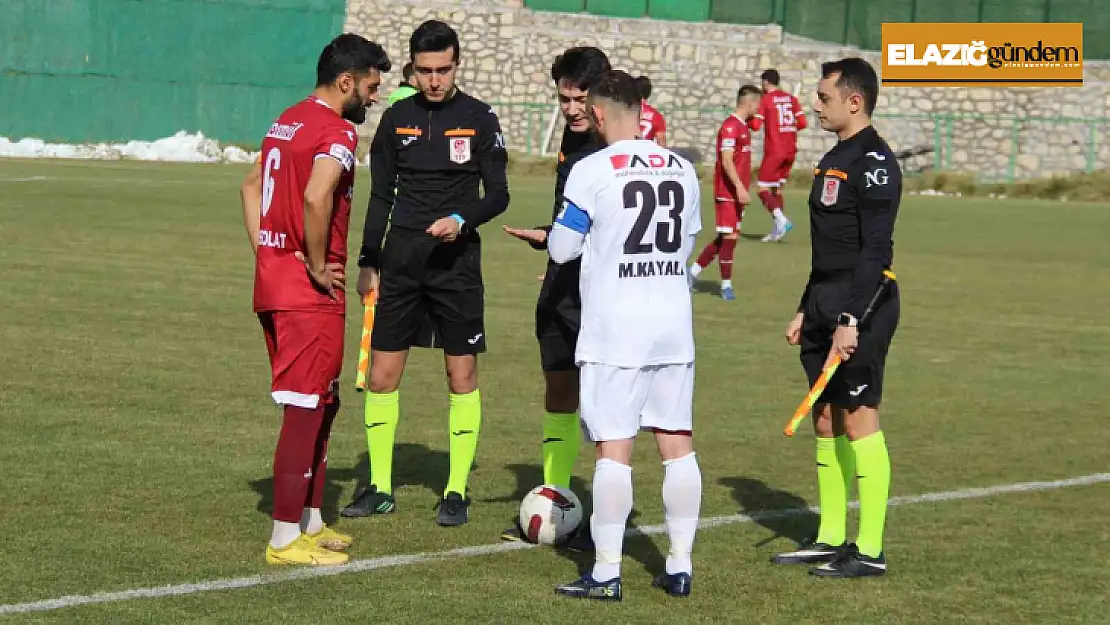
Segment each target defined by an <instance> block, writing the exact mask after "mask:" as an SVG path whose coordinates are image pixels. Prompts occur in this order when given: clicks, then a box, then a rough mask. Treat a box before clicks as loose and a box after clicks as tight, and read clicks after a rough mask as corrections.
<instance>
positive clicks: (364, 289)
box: [358, 267, 379, 299]
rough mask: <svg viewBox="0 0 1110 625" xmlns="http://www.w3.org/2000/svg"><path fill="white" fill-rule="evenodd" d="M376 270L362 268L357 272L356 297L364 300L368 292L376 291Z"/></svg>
mask: <svg viewBox="0 0 1110 625" xmlns="http://www.w3.org/2000/svg"><path fill="white" fill-rule="evenodd" d="M378 280H379V278H378V270H377V269H374V268H373V267H363V268H362V269H359V270H358V296H359V297H360V298H363V299H365V298H366V294H367V293H369V292H370V291H377V290H378Z"/></svg>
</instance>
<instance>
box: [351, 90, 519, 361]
mask: <svg viewBox="0 0 1110 625" xmlns="http://www.w3.org/2000/svg"><path fill="white" fill-rule="evenodd" d="M370 155H371V159H370V173H371V177H372V187H371V192H370V202H369V205H368V207H367V214H366V224H365V226H364V231H363V240H362V250H361V252H360V254H359V259H358V265H359V267H374V268H377V269H378V270H379V272H380V278H381V279H380V284H379V292H378V302H377V311H376V317H375V320H374V334H373V338H372V348H373V349H375V350H379V351H388V352H395V351H404V350H407V349H409V348H410V347H420V346H425V347H430V346H432V345H434V344H435V343H438V344H439V345H438V346H440V347H442V348H443V350H444V352H445V353H446V354H448V355H452V356H463V355H469V354H478V353H482V352H484V351H485V349H486V334H485V322H484V317H485V287H484V285H483V283H482V259H481V238H480V237H479V235H478V227H479V226H481V225H482V224H484V223H486V222H488V221H489V220H491V219H493V218H494V217H496V216H497V215H499V214H501V213H502V212H504V211H505V209H506V208H507V207H508V205H509V185H508V178H507V171H506V170H507V166H508V157H507V154H506V152H505V140H504V136H503V135H502V133H501V125H500V123H499V121H498V119H497V115H496V114H495V113H494V112H493V109H491V108H490V106H489V105H488V104H485V103H484V102H482V101H480V100H478V99H476V98H473V97H471V96H469V95H467V94H465V93H463V92H461V91H456V92H455V94H454V95H453V96H451V97H450V98H449V99H447V100H446V101H444V102H429V101H428V100H427V99H426V98H425V97H424V96H423V94H417V95H414V96H412V97H409V98H406V99H404V100H401V101H400V102H398V103H396V104H395V105H393V106H392V107H391V108H389V109H388V110H387V111H386V112H385V114H384V115H383V116H382V119H381V122H380V123H379V125H378V130H377V133H376V134H375V135H374V140H373V142H372V144H371V146H370ZM479 183H481V187H482V189H483V190H484V192H485V193H484V196H482V195H481V194H480V193H479ZM391 213H392V222H391V223H390V215H391ZM449 216H454V217H455V218H456V219H458V220H459V221H460V223H461V224H462V227H461V230H460V232H459V236H458V237H457V238H456V239H455V240H454V241H452V242H444V241H443V240H442V239H439V238H436V237H433V236H431V235H429V234H427V233H426V232H425V231H426V230H427V229H428V227H429V226H431V225H432V224H433V223H434V222H435V221H436V220H438V219H441V218H443V217H449ZM387 225H388V226H389V237H388V238H386V239H385V246H384V247H383V246H382V239H383V237H385V232H386V227H387ZM429 318H430V319H431V322H432V325H433V326H434V333H435V335H436V336H435V342H433V337H431V336H420V335H421V334H424V333H427V332H429V331H430V330H432V329H433V328H428V327H427V323H426V320H427V319H429Z"/></svg>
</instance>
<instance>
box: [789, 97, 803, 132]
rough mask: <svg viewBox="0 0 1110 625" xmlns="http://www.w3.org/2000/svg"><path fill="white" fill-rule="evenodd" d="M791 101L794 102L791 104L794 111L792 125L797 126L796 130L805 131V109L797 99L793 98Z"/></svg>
mask: <svg viewBox="0 0 1110 625" xmlns="http://www.w3.org/2000/svg"><path fill="white" fill-rule="evenodd" d="M791 97H793V96H791ZM793 99H794V101H793V102H791V104H793V105H794V111H795V113H794V123H795V124H796V125H797V127H798V130H805V129H806V111H805V109H803V108H802V103H801V102H799V101H798V98H793Z"/></svg>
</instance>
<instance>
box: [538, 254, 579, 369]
mask: <svg viewBox="0 0 1110 625" xmlns="http://www.w3.org/2000/svg"><path fill="white" fill-rule="evenodd" d="M580 268H581V265H580V261H578V260H574V261H571V262H569V263H566V264H565V265H558V264H555V263H554V262H549V263H548V264H547V273H546V274H545V275H544V279H543V287H541V288H540V297H539V300H538V301H537V302H536V340H537V341H538V342H539V344H540V366H541V367H542V368H543V370H544V372H555V371H577V370H578V365H577V364H576V363H575V359H574V350H575V348H576V347H577V345H578V329H579V327H580V324H581V321H582V298H581V296H580V295H579V291H578V277H579V274H580Z"/></svg>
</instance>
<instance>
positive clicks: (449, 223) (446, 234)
mask: <svg viewBox="0 0 1110 625" xmlns="http://www.w3.org/2000/svg"><path fill="white" fill-rule="evenodd" d="M459 229H460V226H459V222H458V220H457V219H455V218H454V217H441V218H439V219H437V220H436V221H435V223H434V224H432V225H431V226H429V227H428V229H427V230H425V232H427V233H428V234H430V235H432V236H433V237H435V238H437V239H443V240H444V241H447V242H448V243H450V242H451V241H454V240H455V238H456V237H458V236H459Z"/></svg>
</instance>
